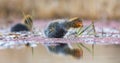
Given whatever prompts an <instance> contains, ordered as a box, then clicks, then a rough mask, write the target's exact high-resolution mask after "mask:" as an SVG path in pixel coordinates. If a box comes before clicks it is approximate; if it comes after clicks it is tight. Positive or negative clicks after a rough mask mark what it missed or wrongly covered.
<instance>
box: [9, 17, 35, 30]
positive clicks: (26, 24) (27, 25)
mask: <svg viewBox="0 0 120 63" xmlns="http://www.w3.org/2000/svg"><path fill="white" fill-rule="evenodd" d="M32 25H33V21H32V18H31V16H30V15H26V16H25V17H24V20H23V23H18V24H16V25H14V26H13V27H12V28H11V32H21V31H31V29H32Z"/></svg>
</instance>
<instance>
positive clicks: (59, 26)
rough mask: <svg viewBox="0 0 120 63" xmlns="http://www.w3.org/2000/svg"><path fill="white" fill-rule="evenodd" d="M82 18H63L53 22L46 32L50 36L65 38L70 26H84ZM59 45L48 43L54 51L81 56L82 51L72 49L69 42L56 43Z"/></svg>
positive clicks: (49, 47) (50, 49)
mask: <svg viewBox="0 0 120 63" xmlns="http://www.w3.org/2000/svg"><path fill="white" fill-rule="evenodd" d="M82 26H83V24H82V20H81V19H80V18H78V17H75V18H72V19H63V20H62V19H61V20H55V21H54V22H51V23H50V24H49V25H48V26H47V28H46V29H45V30H44V34H45V36H46V37H48V38H63V37H64V36H65V34H66V33H67V32H68V30H69V29H70V28H78V27H82ZM56 44H57V45H55V46H53V45H52V46H51V45H47V48H48V50H49V51H51V52H54V53H62V54H65V55H72V56H74V57H76V58H80V57H81V55H82V51H80V50H79V49H71V48H70V46H69V45H68V44H67V43H56Z"/></svg>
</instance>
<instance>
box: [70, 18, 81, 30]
mask: <svg viewBox="0 0 120 63" xmlns="http://www.w3.org/2000/svg"><path fill="white" fill-rule="evenodd" d="M69 21H72V22H73V27H74V28H78V27H83V23H82V20H81V19H80V18H78V17H74V18H71V19H69Z"/></svg>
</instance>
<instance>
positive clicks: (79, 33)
mask: <svg viewBox="0 0 120 63" xmlns="http://www.w3.org/2000/svg"><path fill="white" fill-rule="evenodd" d="M91 26H92V24H90V25H89V26H87V27H86V28H85V29H84V30H82V31H79V32H77V34H78V36H80V35H81V34H82V33H83V32H85V31H86V30H87V29H89V28H90V27H91ZM80 29H81V28H80Z"/></svg>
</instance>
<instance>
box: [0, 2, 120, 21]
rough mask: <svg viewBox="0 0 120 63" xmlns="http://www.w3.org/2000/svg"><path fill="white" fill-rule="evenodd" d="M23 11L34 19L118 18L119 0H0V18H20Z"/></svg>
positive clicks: (119, 11)
mask: <svg viewBox="0 0 120 63" xmlns="http://www.w3.org/2000/svg"><path fill="white" fill-rule="evenodd" d="M23 12H24V13H25V14H31V15H32V16H34V18H36V19H48V18H49V19H51V18H66V17H74V16H79V17H81V18H85V19H101V18H103V17H105V18H106V19H119V17H120V0H0V17H1V18H11V19H13V18H21V17H22V16H23V14H22V13H23Z"/></svg>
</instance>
